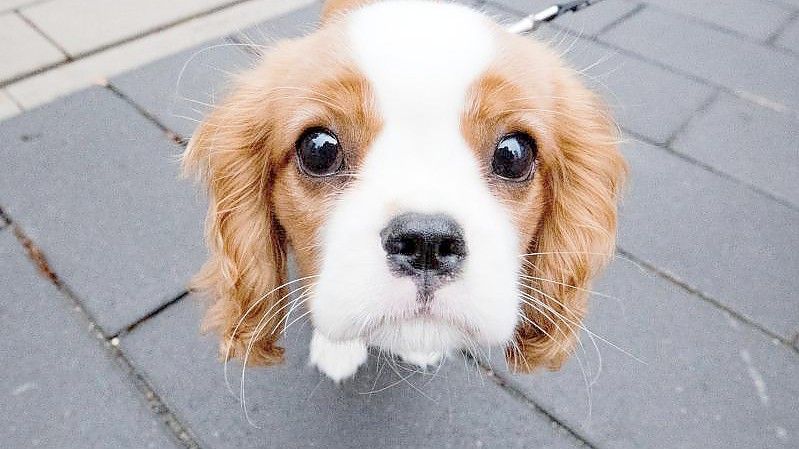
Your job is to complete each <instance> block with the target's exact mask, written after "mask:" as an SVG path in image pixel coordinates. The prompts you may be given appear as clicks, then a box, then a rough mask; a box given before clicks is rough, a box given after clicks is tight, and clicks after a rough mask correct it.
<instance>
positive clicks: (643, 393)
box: [494, 259, 799, 449]
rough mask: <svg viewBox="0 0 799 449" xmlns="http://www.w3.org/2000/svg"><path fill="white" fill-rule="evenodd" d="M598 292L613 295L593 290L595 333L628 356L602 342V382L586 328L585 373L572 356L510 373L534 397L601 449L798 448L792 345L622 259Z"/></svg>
mask: <svg viewBox="0 0 799 449" xmlns="http://www.w3.org/2000/svg"><path fill="white" fill-rule="evenodd" d="M595 289H596V290H598V291H599V292H602V293H605V294H610V295H612V296H614V297H615V298H617V299H611V298H605V297H596V296H595V297H594V298H593V299H592V302H591V305H590V309H591V310H590V312H589V318H588V320H587V323H586V326H587V328H588V329H590V330H591V331H592V332H594V333H595V334H597V335H600V336H601V337H602V338H604V339H606V340H607V341H609V342H611V343H613V344H615V345H617V346H618V347H619V348H621V349H622V350H623V351H625V352H627V353H629V354H631V355H627V354H625V353H624V352H622V351H621V350H619V349H614V348H613V347H611V346H610V345H609V344H607V343H604V342H602V341H601V340H597V346H598V348H599V353H600V354H601V357H602V362H601V367H602V369H601V372H600V373H599V376H598V377H596V374H597V371H598V369H599V359H598V356H597V351H596V349H595V348H594V346H593V345H592V344H591V342H590V339H589V338H588V335H587V334H586V333H585V332H583V337H582V340H583V345H584V347H585V352H583V351H582V350H580V349H579V348H578V352H577V354H578V355H579V356H580V359H581V360H580V361H581V362H582V364H583V368H584V369H585V371H586V377H585V378H584V377H583V372H582V371H581V369H580V364H579V363H578V360H577V358H576V357H575V358H572V359H571V360H570V361H569V362H567V364H566V366H565V367H564V368H563V369H562V370H561V371H559V372H555V373H550V372H542V373H539V374H537V375H534V376H518V375H515V376H510V377H509V379H510V380H511V382H512V383H513V384H514V385H516V386H517V387H519V388H520V389H521V390H522V391H524V392H525V394H526V395H527V396H528V397H531V398H534V399H535V400H536V401H537V402H539V403H540V404H542V405H543V406H544V407H545V408H546V409H547V410H548V411H550V412H552V413H554V415H555V416H557V417H559V418H560V419H562V420H564V421H565V422H566V423H567V424H568V425H570V426H573V427H574V428H576V429H579V431H580V432H582V433H584V434H585V435H587V437H588V438H589V440H591V441H592V442H593V443H594V444H595V445H596V446H597V447H602V448H670V449H672V448H673V449H678V448H686V449H687V448H697V447H702V448H708V449H714V448H718V449H722V448H723V449H735V448H740V449H750V448H755V447H757V448H766V447H768V448H793V447H796V442H797V439H799V433H797V429H799V415H798V414H797V413H796V398H797V397H799V363H797V362H799V356H797V354H796V353H795V352H793V351H792V350H791V349H788V348H787V347H785V346H783V345H782V344H779V343H774V342H773V341H771V339H770V338H768V337H767V336H765V335H764V334H762V333H760V332H758V331H756V330H754V329H752V328H751V327H749V326H746V325H744V324H741V323H740V322H738V321H736V320H735V319H733V318H731V317H729V316H728V315H727V314H726V313H725V312H722V311H720V310H719V309H717V308H715V307H714V306H712V305H710V304H708V303H706V302H704V301H702V300H701V299H699V298H697V297H695V296H692V295H689V294H687V293H685V292H684V291H682V290H680V289H679V288H678V287H676V286H674V285H672V284H670V283H669V282H667V281H665V280H663V279H662V278H660V277H656V276H654V275H653V274H651V273H648V272H644V271H641V270H639V269H637V268H636V267H635V266H633V265H631V264H630V263H627V262H625V261H624V260H621V259H617V260H616V262H614V264H613V265H612V267H611V269H610V270H609V272H608V273H607V274H606V275H605V277H604V279H603V280H602V281H601V282H599V283H598V285H596V287H595ZM634 357H635V358H634ZM636 358H638V359H639V360H640V361H639V360H636ZM494 365H495V366H496V367H497V368H496V369H497V370H499V371H502V372H504V371H505V368H504V362H502V361H499V360H497V361H496V362H495V363H494ZM504 375H505V376H507V374H504ZM586 379H587V380H586ZM592 380H596V382H595V383H594V384H593V385H592V384H591V381H592ZM587 384H588V385H591V387H590V389H588V388H587V387H586V385H587ZM589 398H590V407H589Z"/></svg>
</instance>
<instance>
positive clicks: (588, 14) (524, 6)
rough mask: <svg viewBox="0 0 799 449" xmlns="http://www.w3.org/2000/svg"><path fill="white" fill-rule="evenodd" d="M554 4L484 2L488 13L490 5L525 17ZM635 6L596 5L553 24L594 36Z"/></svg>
mask: <svg viewBox="0 0 799 449" xmlns="http://www.w3.org/2000/svg"><path fill="white" fill-rule="evenodd" d="M554 3H559V2H553V1H551V0H490V1H489V2H486V5H487V6H488V7H489V11H492V9H490V7H491V6H492V5H496V6H499V7H501V8H505V9H507V10H509V11H511V12H513V13H517V14H521V15H522V16H526V15H528V14H532V13H535V12H539V11H541V10H543V9H544V8H547V7H549V6H551V5H552V4H554ZM637 6H638V4H637V2H633V1H627V0H615V1H610V2H603V3H597V4H595V5H593V6H591V7H590V8H588V9H585V10H583V11H579V12H577V13H575V14H566V15H564V16H562V17H559V18H558V19H557V20H556V21H555V22H553V23H554V24H555V25H556V26H558V27H562V28H565V29H568V30H571V31H573V32H575V33H579V34H580V35H583V36H594V35H596V34H597V33H599V32H600V31H602V30H603V29H605V28H606V27H608V26H610V25H612V24H613V23H614V22H616V21H618V20H620V19H622V18H623V17H624V16H626V15H628V14H630V13H631V12H632V11H633V10H635V8H636V7H637ZM494 11H495V9H494Z"/></svg>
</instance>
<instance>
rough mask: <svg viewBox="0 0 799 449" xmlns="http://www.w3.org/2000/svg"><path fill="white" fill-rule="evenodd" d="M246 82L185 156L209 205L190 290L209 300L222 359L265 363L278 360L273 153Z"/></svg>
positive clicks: (255, 91) (280, 268) (278, 247)
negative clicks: (205, 249) (205, 250)
mask: <svg viewBox="0 0 799 449" xmlns="http://www.w3.org/2000/svg"><path fill="white" fill-rule="evenodd" d="M250 75H254V74H250ZM246 77H247V75H244V77H243V78H242V79H240V80H239V81H238V82H237V83H236V85H235V86H236V87H235V88H234V89H233V91H232V93H231V94H230V95H229V96H228V97H227V98H226V99H225V100H224V101H223V102H222V103H221V104H220V105H218V106H216V107H215V109H214V110H213V111H212V112H211V113H210V114H209V115H208V116H207V118H206V120H205V121H204V122H203V123H202V124H201V125H200V126H199V128H198V129H197V130H196V131H195V133H194V135H193V136H192V138H191V141H190V142H189V145H188V148H187V150H186V152H185V155H184V159H183V164H184V170H185V171H186V172H187V173H190V174H195V175H198V176H199V177H200V179H201V180H202V182H204V183H205V184H207V187H208V200H209V208H208V216H207V222H206V240H207V243H208V246H209V250H210V257H209V259H208V261H207V262H206V264H205V265H204V266H203V268H202V270H201V271H200V273H199V274H198V275H197V276H196V277H195V279H194V282H193V285H192V288H194V289H197V290H200V291H202V292H203V293H205V294H206V296H208V297H209V298H210V299H211V300H212V301H213V302H212V305H211V307H210V308H209V311H208V313H207V315H206V321H205V326H206V328H207V329H212V330H215V331H216V332H218V333H219V334H220V336H221V337H222V340H221V345H220V352H221V355H222V356H223V357H240V358H242V359H243V358H245V356H246V360H247V362H248V363H254V364H272V363H277V362H280V361H281V360H282V355H283V349H282V348H280V347H278V346H277V345H276V341H277V340H278V338H279V336H280V335H279V329H278V328H279V323H280V321H281V319H282V317H283V316H284V312H285V311H284V310H283V305H284V303H285V301H286V299H285V296H284V295H285V292H284V289H283V288H281V286H283V284H284V283H285V280H286V255H285V247H284V245H285V244H284V237H283V235H282V232H281V230H280V227H279V225H278V224H277V221H276V219H275V217H274V213H273V204H271V203H272V200H271V199H270V198H271V195H270V194H269V191H268V186H269V185H270V178H272V177H273V173H272V172H271V167H272V166H273V164H274V161H273V160H272V159H273V158H274V157H275V155H274V154H272V153H273V152H272V151H270V149H269V147H268V137H269V126H268V120H267V119H266V118H265V117H264V116H263V115H264V113H263V111H264V109H265V106H264V104H263V97H264V92H265V90H266V89H264V88H262V86H260V84H263V82H260V81H259V80H258V79H257V77H256V76H250V78H249V79H247V78H246Z"/></svg>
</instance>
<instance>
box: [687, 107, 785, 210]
mask: <svg viewBox="0 0 799 449" xmlns="http://www.w3.org/2000/svg"><path fill="white" fill-rule="evenodd" d="M797 128H799V123H797V122H796V121H795V120H794V119H793V118H792V117H787V116H786V115H785V114H780V113H778V112H774V111H772V110H770V109H766V108H762V107H759V106H754V105H752V104H750V103H748V102H745V101H743V100H740V99H737V98H734V97H732V96H728V95H724V96H722V97H720V98H719V99H718V100H717V101H716V102H715V103H714V104H713V105H712V106H711V107H710V108H709V109H708V110H707V111H706V112H705V113H704V114H702V115H701V116H699V117H697V118H695V119H694V120H693V121H692V122H691V124H690V125H689V127H688V128H687V129H686V130H685V131H684V132H683V133H682V134H681V135H680V136H679V137H678V138H677V139H676V140H675V142H674V144H673V145H672V146H673V148H674V149H675V150H676V151H678V152H680V153H684V154H686V155H688V156H690V157H692V158H694V159H698V160H700V161H702V162H704V163H705V164H708V165H710V166H712V167H714V168H716V169H718V170H721V171H723V172H725V173H728V174H730V175H732V176H734V177H736V178H738V179H742V180H744V181H746V182H751V183H752V184H754V185H756V186H758V187H759V188H762V189H764V190H766V191H768V192H769V193H771V194H773V195H775V196H778V197H780V198H782V199H784V200H786V201H788V202H790V203H792V204H793V205H795V206H797V207H799V133H797Z"/></svg>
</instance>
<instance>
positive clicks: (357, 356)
mask: <svg viewBox="0 0 799 449" xmlns="http://www.w3.org/2000/svg"><path fill="white" fill-rule="evenodd" d="M367 355H368V353H367V349H366V345H365V344H363V342H362V341H360V340H349V341H343V342H334V341H330V340H329V339H328V338H327V337H325V336H324V335H322V334H320V333H319V332H314V333H313V337H311V357H310V360H309V363H310V364H311V365H313V366H315V367H317V368H318V369H319V371H321V372H323V373H325V374H326V375H327V377H329V378H330V379H332V380H333V381H334V382H336V383H339V382H341V381H343V380H345V379H348V378H350V377H352V376H353V375H355V373H356V372H357V371H358V367H359V366H361V365H363V363H364V362H365V361H366V357H367Z"/></svg>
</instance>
